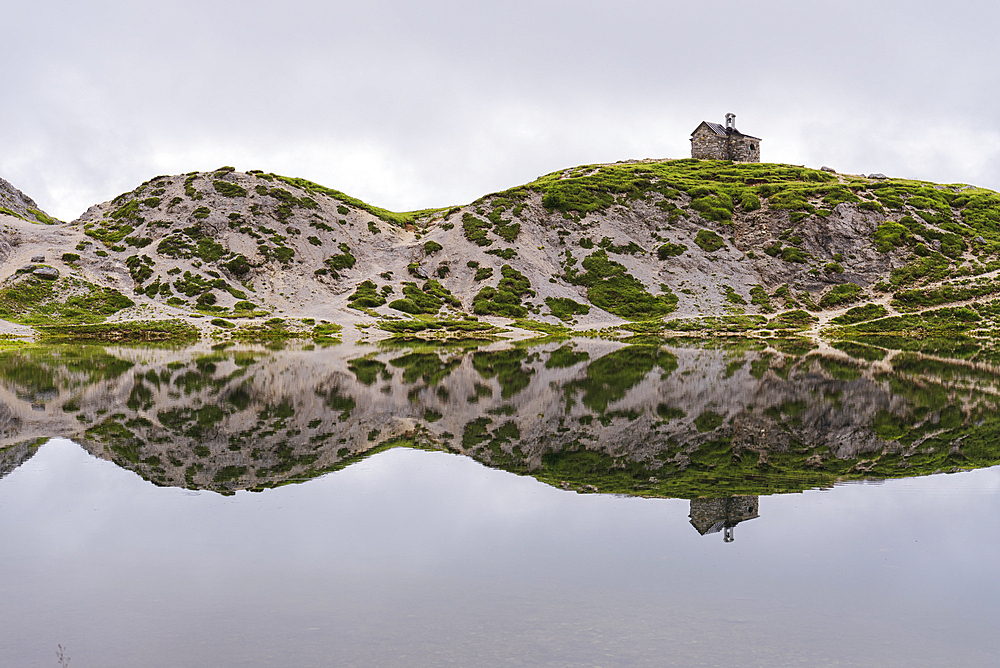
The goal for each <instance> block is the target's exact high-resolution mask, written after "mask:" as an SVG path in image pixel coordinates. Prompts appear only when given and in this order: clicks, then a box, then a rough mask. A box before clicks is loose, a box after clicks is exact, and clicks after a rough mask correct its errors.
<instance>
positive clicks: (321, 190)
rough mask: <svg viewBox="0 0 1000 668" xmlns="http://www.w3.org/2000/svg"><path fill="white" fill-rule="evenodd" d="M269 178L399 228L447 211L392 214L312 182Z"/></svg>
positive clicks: (343, 213) (281, 177) (342, 213)
mask: <svg viewBox="0 0 1000 668" xmlns="http://www.w3.org/2000/svg"><path fill="white" fill-rule="evenodd" d="M269 176H271V177H272V178H275V179H278V180H279V181H282V182H283V183H286V184H288V185H290V186H294V187H296V188H300V189H301V190H305V191H306V192H309V193H318V194H322V195H326V196H328V197H332V198H333V199H336V200H340V201H341V202H344V203H345V204H349V205H351V206H353V207H354V208H355V209H361V210H362V211H367V212H368V213H370V214H372V215H373V216H375V217H376V218H379V219H381V220H384V221H385V222H387V223H391V224H394V225H398V226H400V227H403V226H405V225H407V224H409V223H412V222H414V221H415V220H416V219H418V218H422V217H426V216H430V215H432V214H435V213H440V212H442V211H446V210H447V207H444V208H441V209H421V210H420V211H407V212H404V213H396V212H393V211H389V210H387V209H382V208H379V207H377V206H372V205H370V204H366V203H365V202H362V201H361V200H359V199H356V198H354V197H350V196H348V195H345V194H344V193H342V192H340V191H339V190H334V189H332V188H327V187H325V186H321V185H319V184H317V183H313V182H312V181H307V180H306V179H301V178H293V177H288V176H278V175H277V174H271V175H269ZM340 208H345V209H346V207H338V211H339V209H340ZM341 215H347V211H346V210H345V211H343V212H341Z"/></svg>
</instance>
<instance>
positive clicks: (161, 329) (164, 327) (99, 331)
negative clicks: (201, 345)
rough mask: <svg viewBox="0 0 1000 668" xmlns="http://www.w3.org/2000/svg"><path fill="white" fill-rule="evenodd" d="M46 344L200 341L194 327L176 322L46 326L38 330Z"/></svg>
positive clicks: (158, 321)
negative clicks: (65, 342) (60, 342)
mask: <svg viewBox="0 0 1000 668" xmlns="http://www.w3.org/2000/svg"><path fill="white" fill-rule="evenodd" d="M38 332H39V336H40V337H41V338H42V339H44V340H46V341H108V342H127V341H135V342H155V341H170V342H185V341H196V340H197V339H198V330H197V328H196V327H194V326H193V325H189V324H187V323H182V322H177V321H174V320H139V321H136V322H115V323H103V324H94V325H46V326H42V327H39V328H38Z"/></svg>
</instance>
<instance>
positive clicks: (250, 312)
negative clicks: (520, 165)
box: [0, 160, 1000, 333]
mask: <svg viewBox="0 0 1000 668" xmlns="http://www.w3.org/2000/svg"><path fill="white" fill-rule="evenodd" d="M15 192H16V191H15ZM21 197H22V199H23V201H24V202H30V200H28V199H27V198H24V197H23V196H21ZM25 206H27V205H25ZM22 208H23V207H22ZM11 210H12V211H14V209H11ZM998 220H1000V196H998V195H997V194H996V193H994V192H992V191H988V190H984V189H979V188H973V187H970V186H965V185H953V186H944V185H936V184H930V183H924V182H915V181H907V180H901V179H869V178H865V177H858V176H845V175H838V174H833V173H829V172H827V171H820V170H812V169H806V168H802V167H795V166H789V165H774V164H731V163H728V162H722V161H708V160H660V161H631V162H624V163H615V164H610V165H587V166H582V167H577V168H574V169H569V170H565V171H561V172H556V173H553V174H549V175H546V176H543V177H541V178H539V179H537V180H536V181H534V182H532V183H529V184H527V185H524V186H519V187H516V188H512V189H510V190H507V191H504V192H500V193H495V194H492V195H487V196H485V197H483V198H481V199H479V200H477V201H475V202H473V203H471V204H469V205H466V206H459V207H454V208H449V209H440V210H428V211H422V212H412V213H405V214H398V213H392V212H389V211H386V210H383V209H378V208H376V207H373V206H370V205H367V204H365V203H363V202H360V201H358V200H356V199H353V198H351V197H349V196H347V195H345V194H343V193H340V192H338V191H335V190H331V189H328V188H325V187H322V186H319V185H317V184H314V183H311V182H308V181H305V180H302V179H295V178H287V177H282V176H279V175H275V174H265V173H263V172H258V171H252V172H247V173H242V172H237V171H235V170H233V169H232V168H229V167H224V168H221V169H218V170H216V171H213V172H192V173H189V174H185V175H178V176H160V177H156V178H154V179H151V180H150V181H147V182H146V183H143V184H141V185H140V186H138V187H137V188H135V189H134V190H132V191H131V192H127V193H124V194H122V195H120V196H118V197H116V198H115V199H114V200H112V201H110V202H105V203H103V204H98V205H95V206H93V207H91V208H90V209H88V210H87V211H86V213H84V214H83V215H82V216H81V217H80V218H79V219H78V220H75V221H73V222H72V223H69V224H59V225H53V226H50V227H43V226H39V225H31V224H27V223H26V222H25V221H24V220H18V219H14V218H10V217H8V218H6V219H5V221H4V222H6V223H7V230H8V232H7V234H6V238H7V241H8V242H9V243H10V244H11V245H12V247H14V248H20V249H21V251H22V252H21V253H20V254H13V253H8V261H7V262H6V263H5V265H4V268H3V270H2V272H0V279H4V280H5V283H4V284H3V288H2V289H0V311H2V312H0V317H3V318H5V319H7V320H10V321H15V322H20V323H25V324H32V325H35V324H51V323H60V322H94V321H96V320H102V319H104V318H108V319H110V320H111V321H115V320H134V319H140V318H154V319H156V318H170V319H175V320H178V321H183V320H189V321H191V322H194V323H196V324H198V325H199V326H200V327H202V328H210V326H209V325H208V322H209V318H211V319H214V320H215V321H218V320H219V319H226V320H227V321H229V322H235V323H237V324H241V323H245V322H257V323H260V322H263V321H264V320H267V319H271V318H274V317H280V318H282V319H285V320H286V321H288V322H295V321H296V319H298V320H302V319H304V320H306V322H309V321H310V319H312V320H313V321H315V320H326V321H332V322H338V323H344V324H347V323H361V324H362V326H364V323H365V322H366V321H367V322H370V323H373V324H374V323H378V325H379V326H380V327H382V328H384V329H389V330H390V331H392V332H394V333H400V332H401V331H402V332H406V331H411V332H412V331H415V330H417V329H420V328H427V327H429V326H430V327H437V328H439V329H440V328H443V329H449V328H450V329H452V330H462V327H465V330H469V329H474V328H475V325H470V324H468V323H471V322H474V319H481V320H484V321H487V322H492V323H509V322H510V320H504V318H513V319H516V320H518V321H520V322H521V323H524V322H525V321H526V320H530V321H534V322H535V323H538V322H541V323H548V325H550V326H551V325H556V324H558V325H565V326H570V327H573V328H575V329H590V328H595V327H601V326H607V325H616V324H619V325H620V324H623V323H627V322H629V321H648V320H651V319H653V320H665V321H667V322H668V323H669V322H670V321H676V320H678V319H686V318H687V319H690V318H698V317H700V316H727V317H730V318H739V317H744V318H746V317H747V316H754V315H758V316H763V318H760V319H759V320H760V321H763V320H764V318H773V317H774V316H773V315H772V314H774V313H776V312H779V311H782V310H796V309H807V310H810V311H813V312H815V313H817V314H819V321H821V322H825V321H826V320H828V319H829V317H830V316H832V315H838V314H840V313H842V312H843V310H845V309H846V308H847V307H850V306H858V305H863V304H866V303H870V304H872V305H879V306H881V307H882V308H883V309H884V310H883V311H877V313H878V314H880V315H885V314H891V313H892V312H894V311H897V310H907V309H908V308H909V307H910V306H912V305H913V303H916V305H917V306H919V305H921V299H923V298H922V297H920V295H917V296H916V297H914V295H913V294H912V293H914V291H918V292H919V291H920V290H923V291H924V292H926V291H927V290H929V289H936V288H938V287H939V286H940V285H941V284H942V281H962V280H971V279H973V278H975V277H979V282H980V283H981V282H982V281H983V280H985V279H992V277H993V275H994V274H995V272H996V271H997V269H998V268H1000V261H998V260H997V253H998V250H1000V234H998V233H997V231H996V230H997V228H998V225H1000V223H998ZM18 226H19V227H18ZM14 228H16V229H14ZM26 240H27V241H26ZM35 252H38V253H39V254H43V255H45V257H46V260H45V262H46V263H47V264H49V265H51V266H52V267H53V268H55V269H57V270H58V271H59V272H60V276H59V278H58V279H57V280H56V281H55V282H53V283H51V284H50V286H49V288H48V289H47V292H46V294H45V295H42V296H41V297H39V296H38V295H34V296H32V295H29V294H28V293H30V292H32V290H31V286H32V285H34V284H36V283H38V282H39V281H40V280H41V279H38V278H37V277H36V276H35V275H34V274H32V273H30V272H29V271H25V267H24V266H23V264H22V263H23V262H25V261H27V260H29V259H30V258H28V255H30V254H34V253H35ZM15 255H16V257H15ZM32 269H34V267H32ZM990 285H992V283H990ZM991 290H992V288H990V289H983V290H980V293H981V294H989V293H990V292H991ZM32 299H34V300H35V301H34V302H33V301H32ZM914 299H916V300H917V301H916V302H913V300H914ZM74 300H75V301H74ZM907 300H909V301H907ZM930 301H934V300H933V299H931V300H930ZM948 301H950V300H948V299H945V300H944V302H948ZM944 302H942V301H941V300H938V301H937V302H936V303H944ZM824 313H826V314H827V315H826V316H824ZM873 313H875V312H873ZM206 316H208V317H206ZM812 320H816V318H815V317H814V318H813V319H812ZM751 321H752V319H751ZM427 323H431V324H430V325H428V324H427ZM442 323H444V324H443V325H442ZM460 323H465V325H462V326H460ZM758 324H759V321H758ZM528 326H529V327H530V326H531V325H530V324H529V325H528ZM674 326H676V322H675V323H674ZM212 327H214V326H212ZM223 329H225V327H224V325H223Z"/></svg>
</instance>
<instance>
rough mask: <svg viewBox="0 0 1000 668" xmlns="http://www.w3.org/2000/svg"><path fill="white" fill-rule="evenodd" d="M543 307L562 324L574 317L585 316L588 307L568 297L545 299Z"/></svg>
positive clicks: (588, 311)
mask: <svg viewBox="0 0 1000 668" xmlns="http://www.w3.org/2000/svg"><path fill="white" fill-rule="evenodd" d="M545 305H546V306H548V307H549V311H551V312H552V315H554V316H555V317H557V318H559V319H560V320H562V321H564V322H569V321H571V320H572V319H573V316H575V315H587V314H588V313H590V307H589V306H587V305H586V304H581V303H580V302H578V301H576V300H574V299H569V298H568V297H546V298H545Z"/></svg>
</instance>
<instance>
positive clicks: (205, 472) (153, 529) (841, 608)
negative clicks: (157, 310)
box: [0, 341, 1000, 667]
mask: <svg viewBox="0 0 1000 668" xmlns="http://www.w3.org/2000/svg"><path fill="white" fill-rule="evenodd" d="M795 352H799V353H800V354H790V353H782V352H781V351H776V350H762V349H760V348H759V347H756V348H755V347H743V348H732V347H730V348H727V349H704V348H690V347H683V346H676V345H674V346H670V345H652V346H651V345H648V344H641V345H638V344H636V345H631V346H630V345H625V344H617V343H612V342H602V341H573V342H552V343H549V344H544V345H541V346H531V347H523V348H514V349H510V348H509V347H508V348H506V349H505V348H503V347H502V346H497V347H495V348H491V349H485V350H484V349H478V350H463V349H455V348H451V349H438V348H412V347H411V348H404V349H386V348H382V349H376V348H367V349H353V348H349V347H346V346H337V347H333V348H329V349H314V350H302V349H288V350H268V349H266V348H262V347H250V348H243V349H239V350H232V349H230V350H223V351H219V350H215V351H213V350H210V349H207V348H202V349H186V350H148V349H146V350H144V349H127V348H106V349H83V348H60V349H46V350H41V351H33V352H25V351H20V352H17V353H11V354H8V356H7V357H6V358H5V360H0V400H2V403H3V408H2V410H0V413H2V415H0V417H2V425H0V426H2V428H3V429H4V434H5V437H6V439H7V440H6V441H5V442H6V443H8V446H7V447H6V448H5V449H4V450H2V451H0V455H2V457H3V459H2V460H0V461H2V464H0V467H2V471H3V472H4V473H6V476H5V477H3V478H2V479H0V527H2V529H0V532H2V534H0V564H2V565H3V566H4V569H5V572H6V573H7V577H5V578H4V579H3V582H2V584H0V623H2V625H3V628H4V629H5V632H4V633H3V634H0V658H2V659H3V663H4V664H5V665H24V666H36V665H37V666H49V665H57V664H56V661H55V648H56V645H57V644H59V643H61V644H62V645H64V646H66V647H67V648H68V653H69V655H70V656H71V657H72V665H73V666H77V667H80V666H133V665H148V666H176V665H186V666H210V665H211V666H215V665H234V666H271V665H302V666H312V665H316V666H319V665H323V666H326V665H358V666H362V665H363V666H369V665H388V666H397V665H398V666H443V665H485V666H517V665H531V666H535V665H554V666H661V665H678V666H691V665H710V666H712V665H718V666H758V665H759V666H773V665H840V666H844V665H848V666H875V665H879V666H896V665H898V666H904V665H905V666H946V665H966V666H993V665H996V664H997V656H998V652H1000V641H998V640H997V638H996V635H995V632H994V629H995V628H996V624H997V622H998V621H1000V615H998V609H1000V606H998V603H997V601H998V600H1000V591H998V590H1000V586H998V582H1000V578H998V576H997V572H996V563H1000V559H998V557H1000V545H998V540H997V538H996V537H997V536H1000V526H998V525H1000V513H998V511H1000V469H998V468H995V467H991V465H992V464H994V463H996V462H997V457H998V454H997V451H996V450H997V449H998V446H997V442H996V440H995V439H994V438H993V433H994V431H993V430H994V429H995V427H994V421H995V420H996V418H995V405H996V404H995V396H996V395H995V385H994V384H993V383H992V377H991V376H990V375H989V374H986V373H984V372H983V371H982V370H981V369H978V368H975V367H972V366H970V365H963V363H962V362H961V361H960V360H952V361H949V362H948V366H942V364H943V363H942V362H941V361H940V360H933V359H923V358H903V359H901V360H896V361H897V363H896V364H893V361H894V360H893V359H890V360H862V359H858V358H849V357H847V356H846V355H838V354H837V353H836V352H833V353H825V354H824V355H815V352H816V351H813V357H810V356H809V351H808V350H806V351H795ZM602 360H603V361H602ZM932 362H933V364H932ZM595 365H596V366H595ZM918 389H919V391H917V390H918ZM310 425H312V426H310ZM373 432H377V433H374V434H373ZM49 436H69V437H71V438H73V439H74V441H75V442H74V441H70V440H66V439H65V438H56V439H55V440H51V441H50V440H48V437H49ZM77 443H79V444H80V445H77ZM396 446H405V447H396ZM935 471H941V472H939V473H936V474H935ZM945 471H957V472H954V473H945ZM324 472H328V473H325V474H324ZM838 481H841V482H848V481H854V483H853V484H839V483H838ZM834 483H838V484H836V485H834ZM249 490H257V491H249ZM803 490H804V491H803ZM779 491H792V492H793V493H784V494H782V493H774V492H779ZM602 492H612V493H602ZM703 534H704V535H703ZM727 538H731V539H732V541H731V542H726V540H725V539H727Z"/></svg>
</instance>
